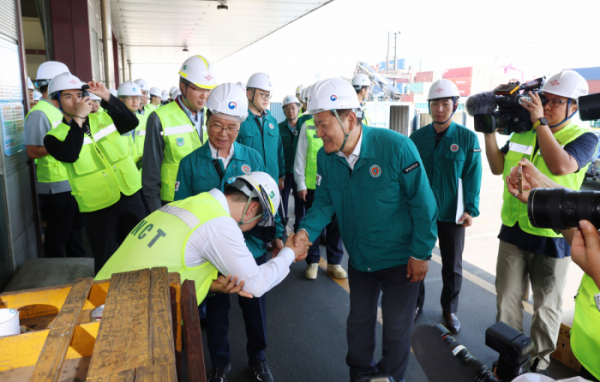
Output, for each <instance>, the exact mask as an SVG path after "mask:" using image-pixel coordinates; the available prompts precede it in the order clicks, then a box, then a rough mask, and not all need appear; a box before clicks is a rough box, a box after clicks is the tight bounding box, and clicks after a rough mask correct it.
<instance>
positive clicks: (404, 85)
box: [396, 84, 408, 94]
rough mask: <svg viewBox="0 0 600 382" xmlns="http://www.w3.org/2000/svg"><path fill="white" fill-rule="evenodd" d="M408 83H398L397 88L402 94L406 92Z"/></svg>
mask: <svg viewBox="0 0 600 382" xmlns="http://www.w3.org/2000/svg"><path fill="white" fill-rule="evenodd" d="M406 85H408V84H396V88H397V89H398V91H399V92H400V93H402V94H406V88H407V86H406Z"/></svg>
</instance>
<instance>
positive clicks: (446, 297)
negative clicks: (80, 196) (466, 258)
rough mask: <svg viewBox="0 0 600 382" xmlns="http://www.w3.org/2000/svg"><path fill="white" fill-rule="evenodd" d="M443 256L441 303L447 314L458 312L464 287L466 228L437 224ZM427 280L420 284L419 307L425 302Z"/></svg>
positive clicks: (450, 223) (443, 223) (452, 224)
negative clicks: (461, 290)
mask: <svg viewBox="0 0 600 382" xmlns="http://www.w3.org/2000/svg"><path fill="white" fill-rule="evenodd" d="M437 227H438V239H439V240H440V253H441V255H442V282H443V287H442V295H441V297H440V303H441V305H442V311H443V312H445V313H456V312H457V311H458V295H459V293H460V289H461V287H462V254H463V250H464V249H465V227H463V226H461V225H458V224H456V223H454V222H440V221H438V222H437ZM424 281H425V280H423V281H421V282H420V285H419V297H418V299H417V307H418V308H421V309H422V308H423V303H424V302H425V282H424Z"/></svg>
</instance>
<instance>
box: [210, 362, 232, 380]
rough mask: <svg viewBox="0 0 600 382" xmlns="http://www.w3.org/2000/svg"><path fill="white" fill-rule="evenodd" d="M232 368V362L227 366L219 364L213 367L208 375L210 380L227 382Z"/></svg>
mask: <svg viewBox="0 0 600 382" xmlns="http://www.w3.org/2000/svg"><path fill="white" fill-rule="evenodd" d="M230 370H231V364H230V363H229V364H227V366H221V367H219V366H217V367H213V369H212V370H211V371H210V374H209V375H208V382H226V381H227V373H229V371H230Z"/></svg>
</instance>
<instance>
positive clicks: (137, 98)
mask: <svg viewBox="0 0 600 382" xmlns="http://www.w3.org/2000/svg"><path fill="white" fill-rule="evenodd" d="M123 98H125V99H132V100H134V101H140V100H141V99H142V97H140V96H124V97H123Z"/></svg>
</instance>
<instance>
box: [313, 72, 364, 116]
mask: <svg viewBox="0 0 600 382" xmlns="http://www.w3.org/2000/svg"><path fill="white" fill-rule="evenodd" d="M339 109H360V102H358V96H357V95H356V91H355V90H354V87H353V86H352V85H351V84H350V83H349V82H348V81H345V80H343V79H341V78H327V79H324V80H321V81H319V82H317V83H316V84H314V85H312V86H311V87H310V90H309V93H308V111H307V113H306V114H317V113H321V112H323V111H328V110H339Z"/></svg>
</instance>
